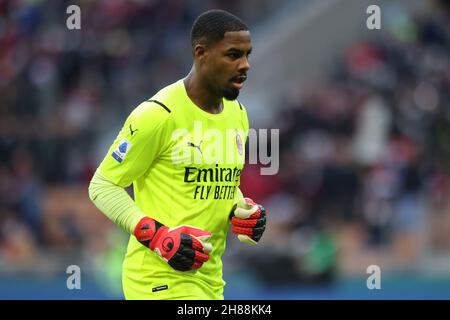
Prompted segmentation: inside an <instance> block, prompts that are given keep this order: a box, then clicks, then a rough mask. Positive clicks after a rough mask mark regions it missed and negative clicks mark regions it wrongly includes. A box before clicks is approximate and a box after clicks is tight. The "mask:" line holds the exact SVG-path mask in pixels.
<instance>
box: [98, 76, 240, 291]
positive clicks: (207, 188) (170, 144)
mask: <svg viewBox="0 0 450 320" xmlns="http://www.w3.org/2000/svg"><path fill="white" fill-rule="evenodd" d="M248 128H249V124H248V118H247V113H246V111H245V108H244V107H242V105H241V104H240V103H239V102H238V101H237V100H234V101H228V100H225V99H224V100H223V110H222V112H221V113H219V114H211V113H208V112H205V111H203V110H202V109H200V108H199V107H197V106H196V105H195V104H194V103H193V102H192V101H191V100H190V98H189V97H188V95H187V92H186V89H185V86H184V83H183V80H179V81H177V82H176V83H174V84H171V85H169V86H167V87H165V88H163V89H162V90H161V91H159V92H158V93H157V94H156V95H154V96H153V97H152V98H151V99H149V100H148V101H146V102H143V103H142V104H140V105H139V106H138V107H137V108H135V109H134V110H133V111H132V112H131V114H130V115H129V117H128V118H127V120H126V121H125V124H124V126H123V128H122V129H121V131H120V133H119V135H118V136H117V138H116V139H115V141H114V143H113V144H112V146H111V147H110V149H109V151H108V153H107V154H106V156H105V158H104V160H103V161H102V163H101V164H100V166H99V170H100V171H101V173H102V174H103V175H104V176H105V177H106V178H107V179H108V180H110V181H112V182H113V183H115V184H117V185H119V186H122V187H126V186H129V185H130V184H133V190H134V200H135V202H136V204H137V206H138V207H139V208H140V209H141V210H142V212H144V213H145V214H147V215H148V216H149V217H151V218H153V219H156V220H157V221H159V222H161V223H163V224H164V225H166V226H168V227H175V226H179V225H190V226H194V227H197V228H201V229H203V230H207V231H209V232H211V233H212V234H213V236H212V238H211V240H210V242H211V243H212V245H213V251H212V252H211V254H210V260H209V261H208V262H206V263H204V264H203V266H202V267H201V268H200V269H199V270H198V271H196V272H191V271H190V272H180V271H176V270H174V269H172V267H170V266H169V265H168V264H167V262H165V261H163V260H162V259H161V258H160V257H159V256H158V255H157V254H156V253H154V252H153V251H151V250H150V249H148V248H146V247H144V246H143V245H142V244H141V243H139V242H138V241H137V240H136V238H135V237H134V236H131V237H130V240H129V244H128V248H127V254H126V257H125V260H124V265H123V276H122V278H123V288H124V293H125V296H126V298H127V299H189V298H192V299H223V287H224V285H225V282H224V280H223V278H222V261H221V256H222V254H223V252H224V251H225V240H226V237H227V233H228V229H229V214H230V211H231V208H232V206H233V203H234V202H235V199H236V198H237V197H242V194H241V193H240V191H239V188H238V187H239V183H240V173H241V171H242V169H243V166H244V159H245V142H246V137H247V134H248ZM166 286H167V288H166ZM161 289H162V290H161Z"/></svg>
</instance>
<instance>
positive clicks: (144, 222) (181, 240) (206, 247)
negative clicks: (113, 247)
mask: <svg viewBox="0 0 450 320" xmlns="http://www.w3.org/2000/svg"><path fill="white" fill-rule="evenodd" d="M134 236H135V237H136V239H137V240H138V241H139V242H140V243H142V244H143V245H144V246H146V247H148V248H149V249H151V250H153V251H154V252H156V253H157V254H158V255H159V256H160V257H161V258H163V259H164V260H165V261H167V262H168V263H169V265H170V266H171V267H172V268H174V269H175V270H178V271H189V270H192V269H199V268H200V267H201V266H202V265H203V263H205V262H206V261H208V260H209V253H210V252H211V251H212V245H211V243H209V242H207V241H208V240H209V239H210V238H211V236H212V234H211V233H210V232H208V231H205V230H202V229H198V228H195V227H190V226H179V227H175V228H168V227H166V226H165V225H163V224H161V223H159V222H158V221H156V220H154V219H151V218H149V217H145V218H142V219H141V221H139V223H138V224H137V225H136V228H135V229H134Z"/></svg>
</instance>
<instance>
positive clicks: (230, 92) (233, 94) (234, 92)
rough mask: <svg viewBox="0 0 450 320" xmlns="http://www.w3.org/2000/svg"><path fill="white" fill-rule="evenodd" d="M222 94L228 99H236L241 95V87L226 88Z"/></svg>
mask: <svg viewBox="0 0 450 320" xmlns="http://www.w3.org/2000/svg"><path fill="white" fill-rule="evenodd" d="M222 95H223V97H224V98H225V99H227V100H236V99H237V97H238V96H239V89H236V88H227V89H224V90H223V92H222Z"/></svg>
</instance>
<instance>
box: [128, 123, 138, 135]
mask: <svg viewBox="0 0 450 320" xmlns="http://www.w3.org/2000/svg"><path fill="white" fill-rule="evenodd" d="M138 130H139V129H135V130H133V128H132V127H131V124H130V132H131V135H133V133H135V132H136V131H138Z"/></svg>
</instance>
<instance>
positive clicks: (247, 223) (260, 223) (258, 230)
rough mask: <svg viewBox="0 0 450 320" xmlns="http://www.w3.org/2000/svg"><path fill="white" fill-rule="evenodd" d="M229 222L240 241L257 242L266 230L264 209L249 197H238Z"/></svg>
mask: <svg viewBox="0 0 450 320" xmlns="http://www.w3.org/2000/svg"><path fill="white" fill-rule="evenodd" d="M231 224H232V225H233V227H232V231H233V233H235V234H236V235H237V236H238V239H239V240H240V241H242V242H246V243H250V244H257V243H258V241H259V240H260V239H261V237H262V235H263V233H264V230H266V210H265V209H264V207H263V206H261V205H259V204H256V203H255V202H254V201H253V200H252V199H250V198H242V199H239V201H238V203H237V204H236V207H235V208H234V210H233V211H232V212H231Z"/></svg>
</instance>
